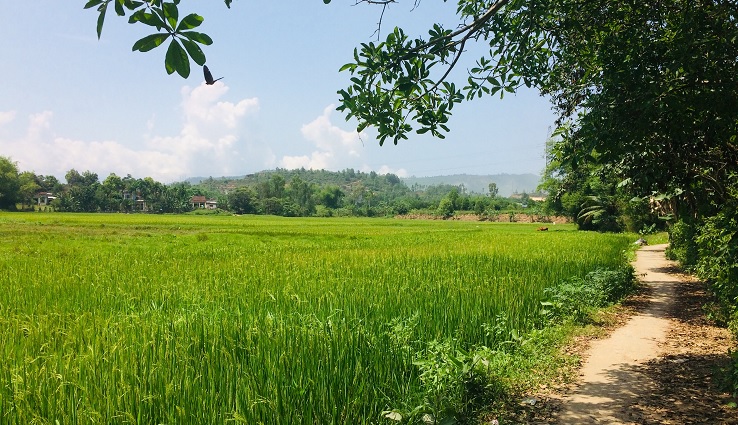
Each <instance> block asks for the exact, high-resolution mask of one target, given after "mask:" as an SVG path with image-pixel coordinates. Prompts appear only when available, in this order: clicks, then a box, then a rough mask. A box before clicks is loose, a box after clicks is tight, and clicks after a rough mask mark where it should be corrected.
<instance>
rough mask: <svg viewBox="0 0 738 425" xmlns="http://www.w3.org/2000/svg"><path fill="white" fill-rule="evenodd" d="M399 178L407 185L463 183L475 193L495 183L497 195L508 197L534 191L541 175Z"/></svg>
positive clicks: (456, 184) (462, 175)
mask: <svg viewBox="0 0 738 425" xmlns="http://www.w3.org/2000/svg"><path fill="white" fill-rule="evenodd" d="M401 179H402V181H403V182H404V183H405V184H406V185H407V186H408V187H412V186H413V185H414V184H418V185H421V186H433V185H439V184H450V185H454V186H459V185H464V187H465V188H466V190H467V191H468V192H475V193H489V184H490V183H495V184H496V185H497V189H498V190H499V192H498V195H499V196H504V197H508V196H510V195H512V194H514V193H523V192H525V193H532V192H535V191H536V188H537V187H538V184H539V182H540V180H541V176H539V175H536V174H490V175H475V174H454V175H450V176H433V177H402V178H401Z"/></svg>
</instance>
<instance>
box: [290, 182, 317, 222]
mask: <svg viewBox="0 0 738 425" xmlns="http://www.w3.org/2000/svg"><path fill="white" fill-rule="evenodd" d="M289 195H290V199H291V200H292V203H293V204H295V206H296V208H297V215H300V216H309V215H312V214H313V213H314V212H315V199H314V195H315V187H314V185H312V184H310V183H308V182H306V181H304V180H303V179H301V178H300V177H299V176H296V177H295V178H293V179H292V181H291V182H290V186H289Z"/></svg>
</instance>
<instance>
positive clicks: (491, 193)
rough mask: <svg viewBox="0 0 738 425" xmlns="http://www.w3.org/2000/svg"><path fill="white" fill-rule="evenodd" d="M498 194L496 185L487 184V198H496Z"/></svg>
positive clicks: (498, 190)
mask: <svg viewBox="0 0 738 425" xmlns="http://www.w3.org/2000/svg"><path fill="white" fill-rule="evenodd" d="M499 193H500V189H499V188H498V187H497V183H490V184H489V197H490V198H496V197H497V195H498V194H499Z"/></svg>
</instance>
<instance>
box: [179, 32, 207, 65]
mask: <svg viewBox="0 0 738 425" xmlns="http://www.w3.org/2000/svg"><path fill="white" fill-rule="evenodd" d="M180 41H181V42H182V45H184V48H185V50H187V53H188V54H189V55H190V57H191V58H192V60H193V61H195V63H196V64H198V65H200V66H202V65H205V53H203V52H202V49H200V46H198V45H197V43H195V42H193V41H190V40H187V39H184V38H183V39H181V40H180Z"/></svg>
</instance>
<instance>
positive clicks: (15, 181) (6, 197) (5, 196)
mask: <svg viewBox="0 0 738 425" xmlns="http://www.w3.org/2000/svg"><path fill="white" fill-rule="evenodd" d="M19 198H20V179H19V176H18V164H17V163H15V162H13V161H12V160H11V159H10V158H9V157H6V156H0V209H1V210H15V209H16V203H17V202H18V201H19Z"/></svg>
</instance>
